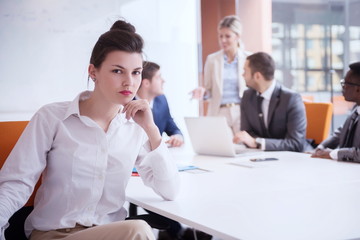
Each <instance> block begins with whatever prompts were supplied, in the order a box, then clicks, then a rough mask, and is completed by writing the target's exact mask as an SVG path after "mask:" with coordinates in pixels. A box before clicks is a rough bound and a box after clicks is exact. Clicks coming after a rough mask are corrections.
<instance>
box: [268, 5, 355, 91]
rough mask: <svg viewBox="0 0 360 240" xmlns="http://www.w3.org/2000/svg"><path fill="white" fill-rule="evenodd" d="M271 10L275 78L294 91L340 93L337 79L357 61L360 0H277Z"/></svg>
mask: <svg viewBox="0 0 360 240" xmlns="http://www.w3.org/2000/svg"><path fill="white" fill-rule="evenodd" d="M272 11H273V23H272V26H273V27H272V30H273V34H272V38H273V40H272V43H273V57H274V59H275V61H276V63H277V75H278V76H279V78H278V79H279V80H280V81H282V82H283V83H284V84H285V85H286V86H287V87H289V88H292V89H294V90H296V91H301V92H310V93H312V92H313V93H315V92H316V93H319V92H328V91H330V90H331V88H333V89H334V90H336V91H338V93H339V94H340V91H341V88H339V87H338V85H339V79H341V78H343V75H344V72H346V69H347V66H348V64H349V63H350V62H353V61H358V60H359V59H360V22H359V21H357V20H356V19H358V18H359V17H360V0H353V1H333V0H332V1H330V0H329V1H312V3H301V4H300V3H294V1H276V0H275V1H273V10H272ZM300 72H301V74H300ZM331 83H333V84H334V85H333V86H331Z"/></svg>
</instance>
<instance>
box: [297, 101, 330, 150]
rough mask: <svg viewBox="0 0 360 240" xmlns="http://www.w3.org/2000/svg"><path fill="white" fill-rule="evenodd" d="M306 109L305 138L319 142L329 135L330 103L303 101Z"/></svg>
mask: <svg viewBox="0 0 360 240" xmlns="http://www.w3.org/2000/svg"><path fill="white" fill-rule="evenodd" d="M304 105H305V110H306V119H307V128H306V138H308V139H314V141H315V143H316V144H319V143H321V142H322V141H323V140H325V139H326V138H327V137H328V136H329V131H330V124H331V114H332V109H333V107H332V104H331V103H314V102H304Z"/></svg>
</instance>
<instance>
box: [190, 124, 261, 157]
mask: <svg viewBox="0 0 360 240" xmlns="http://www.w3.org/2000/svg"><path fill="white" fill-rule="evenodd" d="M185 124H186V127H187V130H188V133H189V136H190V141H191V144H192V147H193V149H194V152H195V153H197V154H200V155H214V156H225V157H236V156H242V155H244V153H249V152H257V151H260V150H259V149H251V148H247V147H246V146H245V145H244V144H234V143H233V141H232V140H233V133H232V131H231V129H230V127H229V126H228V125H227V122H226V119H225V117H185Z"/></svg>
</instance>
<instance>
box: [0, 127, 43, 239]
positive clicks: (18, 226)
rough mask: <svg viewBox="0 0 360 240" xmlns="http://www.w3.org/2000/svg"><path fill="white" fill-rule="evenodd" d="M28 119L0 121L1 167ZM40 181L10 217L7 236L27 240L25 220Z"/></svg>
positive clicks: (6, 231) (31, 208)
mask: <svg viewBox="0 0 360 240" xmlns="http://www.w3.org/2000/svg"><path fill="white" fill-rule="evenodd" d="M27 124H28V121H13V122H0V168H1V167H2V166H3V164H4V163H5V160H6V158H7V157H8V156H9V154H10V152H11V150H12V149H13V147H14V146H15V144H16V142H17V140H18V139H19V137H20V135H21V134H22V132H23V130H24V129H25V127H26V125H27ZM39 186H40V181H39V182H38V183H37V184H36V187H35V189H34V192H33V194H32V195H31V197H30V198H29V200H28V202H27V203H26V204H25V206H24V207H22V208H21V209H19V210H18V211H17V212H16V213H14V215H12V217H11V218H10V219H9V224H10V226H9V227H8V228H7V229H6V230H5V238H6V239H9V240H12V239H14V240H15V239H16V240H27V238H26V236H25V232H24V222H25V219H26V218H27V216H28V215H29V214H30V213H31V211H32V210H33V208H34V207H33V206H34V198H35V193H36V191H37V189H38V188H39Z"/></svg>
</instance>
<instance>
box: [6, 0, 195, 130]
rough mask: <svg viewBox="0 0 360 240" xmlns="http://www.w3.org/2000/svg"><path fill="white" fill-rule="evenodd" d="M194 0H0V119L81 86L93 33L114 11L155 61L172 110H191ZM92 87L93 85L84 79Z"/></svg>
mask: <svg viewBox="0 0 360 240" xmlns="http://www.w3.org/2000/svg"><path fill="white" fill-rule="evenodd" d="M197 8H198V7H197V1H194V0H132V1H130V0H102V1H98V0H87V1H72V0H61V1H45V0H17V1H13V0H0V73H1V74H0V121H7V120H29V119H30V117H31V116H32V115H33V114H34V113H35V111H36V110H37V109H39V108H40V107H41V106H42V105H44V104H47V103H50V102H54V101H67V100H72V99H73V98H74V97H75V96H76V95H77V94H78V93H79V92H80V91H83V90H85V89H87V67H88V63H89V58H90V54H91V50H92V47H93V46H94V44H95V42H96V40H97V38H98V37H99V36H100V34H102V33H103V32H105V31H107V30H108V29H109V28H110V26H111V24H112V23H113V22H114V21H115V20H116V19H119V18H121V17H123V18H125V19H126V20H127V21H129V22H131V23H132V24H133V25H134V26H135V27H136V28H137V32H138V33H139V34H140V35H142V37H143V38H144V40H145V54H146V56H147V59H148V60H151V61H155V62H157V63H159V64H160V65H161V67H162V73H163V77H164V78H165V80H166V84H165V94H166V95H167V97H168V100H169V104H170V107H171V111H172V114H173V116H174V118H175V120H176V122H177V123H178V124H179V126H180V127H181V128H182V129H183V130H184V131H185V126H184V122H183V117H184V116H196V115H197V114H198V103H197V102H196V101H189V96H188V92H189V91H190V90H191V89H193V88H194V87H195V86H197V82H198V80H197V78H198V64H197V59H198V56H197V11H198V9H197ZM89 88H90V89H92V86H89Z"/></svg>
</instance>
